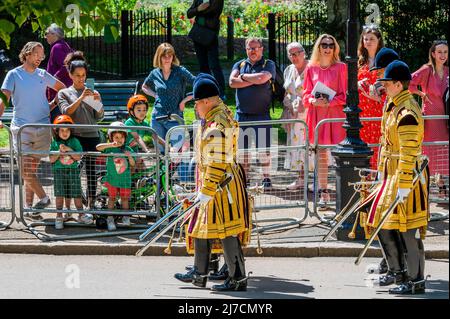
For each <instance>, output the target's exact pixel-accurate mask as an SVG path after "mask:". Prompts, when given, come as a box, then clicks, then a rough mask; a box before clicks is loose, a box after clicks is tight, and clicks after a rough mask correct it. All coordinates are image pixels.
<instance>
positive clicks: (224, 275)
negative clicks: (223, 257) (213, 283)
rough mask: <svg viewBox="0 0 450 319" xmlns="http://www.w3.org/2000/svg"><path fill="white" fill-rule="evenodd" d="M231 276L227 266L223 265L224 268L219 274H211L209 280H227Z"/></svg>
mask: <svg viewBox="0 0 450 319" xmlns="http://www.w3.org/2000/svg"><path fill="white" fill-rule="evenodd" d="M228 276H229V272H228V266H227V264H223V266H222V268H220V270H219V271H218V272H215V273H211V274H210V275H209V276H208V278H209V280H225V279H227V278H228Z"/></svg>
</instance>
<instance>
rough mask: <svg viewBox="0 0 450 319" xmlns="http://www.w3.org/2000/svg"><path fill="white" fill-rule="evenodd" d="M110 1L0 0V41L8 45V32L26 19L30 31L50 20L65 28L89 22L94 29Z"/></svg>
mask: <svg viewBox="0 0 450 319" xmlns="http://www.w3.org/2000/svg"><path fill="white" fill-rule="evenodd" d="M110 2H111V0H108V1H106V0H79V1H75V0H45V1H42V0H27V1H23V0H5V1H2V2H1V4H0V42H4V44H6V47H8V48H9V47H10V44H11V35H12V34H13V32H14V31H16V30H18V29H20V28H21V27H22V26H23V25H24V24H25V23H29V24H30V25H31V27H32V29H33V31H37V30H39V29H40V30H44V29H45V28H46V27H48V26H49V25H50V24H51V23H56V24H58V25H60V26H61V27H62V28H64V29H65V30H67V31H69V30H70V29H72V28H74V27H75V26H74V24H75V25H76V24H79V26H80V27H81V28H82V29H83V28H85V27H86V26H90V27H91V28H93V29H94V30H101V29H102V28H103V27H104V26H105V24H107V23H108V22H109V21H110V19H111V3H110ZM77 12H79V13H80V14H79V15H78V14H77ZM94 13H95V17H94V15H93V14H94ZM78 17H79V18H78Z"/></svg>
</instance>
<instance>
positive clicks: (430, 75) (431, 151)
mask: <svg viewBox="0 0 450 319" xmlns="http://www.w3.org/2000/svg"><path fill="white" fill-rule="evenodd" d="M447 77H448V44H447V41H445V40H437V41H434V42H433V44H432V46H431V48H430V53H429V62H428V63H427V64H425V65H423V66H422V67H421V68H420V69H419V70H417V71H416V72H414V73H413V74H412V80H411V83H410V86H409V90H410V91H411V93H415V94H417V95H419V96H420V97H421V98H422V111H423V114H424V115H445V105H444V101H443V96H444V92H445V90H446V88H447V87H448V83H447ZM419 86H420V89H419ZM448 138H449V132H448V126H447V120H426V121H425V136H424V142H433V141H441V142H442V141H447V142H448ZM423 152H424V153H425V154H426V155H427V156H428V157H429V158H430V163H429V167H430V175H435V174H439V175H441V176H448V173H449V172H448V164H449V163H448V145H445V146H443V145H439V146H424V147H423ZM438 186H439V197H441V198H442V197H445V196H446V194H447V190H446V187H445V185H444V179H443V178H439V179H438Z"/></svg>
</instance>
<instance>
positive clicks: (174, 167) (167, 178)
mask: <svg viewBox="0 0 450 319" xmlns="http://www.w3.org/2000/svg"><path fill="white" fill-rule="evenodd" d="M424 119H425V120H442V119H448V116H425V117H424ZM360 120H361V122H365V121H379V120H380V118H361V119H360ZM344 121H345V119H344V118H337V119H325V120H322V121H320V122H319V123H318V124H317V126H316V127H315V130H314V145H313V146H312V147H311V150H310V145H309V139H308V138H306V139H305V142H304V143H301V144H298V145H285V144H284V143H279V142H280V140H281V141H286V140H288V138H285V134H286V131H285V129H284V127H283V126H284V125H292V126H294V125H297V129H301V130H303V131H304V132H305V136H308V127H307V125H306V123H305V122H304V121H301V120H274V121H256V122H243V123H240V128H241V132H240V133H241V134H240V136H241V138H242V136H244V134H242V129H245V128H247V127H250V126H256V125H257V126H262V125H266V126H269V127H270V128H271V138H272V143H271V145H270V147H259V148H258V147H255V146H253V145H250V146H249V148H248V149H245V150H244V149H239V154H238V156H239V162H240V163H241V164H242V163H243V162H247V164H248V174H247V178H248V181H249V184H248V185H247V188H248V190H249V191H250V192H251V193H252V194H253V195H254V197H255V211H260V210H267V209H283V208H284V209H288V208H293V207H298V208H299V209H300V211H301V209H302V208H303V209H304V215H303V216H299V217H277V218H268V219H258V221H259V223H260V224H262V223H268V224H269V225H267V226H264V227H259V228H258V230H255V229H254V232H255V231H258V232H262V231H265V230H270V229H283V228H287V227H292V226H294V225H299V224H301V223H302V222H303V221H304V220H305V219H306V218H307V217H308V216H311V215H314V216H316V217H318V218H319V219H320V220H321V221H323V222H326V221H327V219H326V218H324V217H322V216H321V215H320V214H319V213H318V211H317V208H318V207H317V202H318V195H319V194H318V163H319V158H318V156H314V160H313V163H314V165H313V173H312V178H311V177H310V174H309V170H310V162H309V161H310V158H309V152H310V151H312V153H313V154H316V155H317V153H318V150H320V149H326V150H331V149H332V148H333V147H335V146H336V145H321V144H319V143H318V133H319V130H320V128H321V127H322V126H323V125H324V124H325V123H332V122H344ZM29 127H32V128H33V127H34V128H38V127H43V128H48V129H49V130H51V129H52V128H54V127H71V128H89V127H91V126H89V125H70V126H69V125H57V126H56V125H50V124H28V125H24V126H23V127H21V128H20V129H19V131H18V137H17V139H18V145H19V146H18V148H19V149H18V154H17V164H18V166H19V170H18V172H19V176H18V177H19V185H18V186H19V187H18V188H19V198H18V201H19V209H18V212H19V216H18V220H20V221H21V222H22V223H23V224H24V225H25V227H27V228H28V229H29V230H30V231H31V232H32V233H33V234H34V235H36V236H37V237H38V238H39V239H41V240H46V241H52V240H66V239H83V238H92V237H106V236H116V235H128V234H141V233H143V232H144V230H145V229H146V228H147V227H148V224H149V221H150V219H152V218H154V219H156V220H158V219H159V218H161V216H162V215H163V214H164V213H165V212H166V211H168V210H169V209H170V208H171V207H172V206H173V205H174V204H175V203H176V202H178V201H179V200H180V199H181V198H182V197H187V196H192V194H193V193H195V184H196V183H195V171H196V169H195V162H194V161H193V158H194V153H193V146H194V142H195V134H196V130H195V128H194V125H180V126H176V127H174V128H172V129H170V130H169V131H168V133H167V135H166V141H168V142H167V143H165V144H164V150H165V153H164V154H160V151H159V147H156V145H158V143H164V141H163V140H161V139H160V138H158V137H157V135H156V132H155V131H154V130H152V129H150V128H145V127H127V130H129V131H135V130H141V131H142V130H145V131H148V133H149V135H150V136H151V141H150V143H151V144H152V150H151V152H149V153H133V155H132V156H133V157H135V158H136V159H141V160H142V163H143V168H145V169H144V170H143V171H142V173H143V174H141V175H139V176H138V177H136V179H135V180H134V184H133V189H132V190H133V191H134V193H133V194H134V195H133V196H134V198H140V199H142V198H143V201H142V202H140V203H141V204H140V205H141V206H134V207H132V208H131V206H130V209H129V210H127V211H122V210H120V211H119V210H115V209H113V210H108V209H107V207H105V205H106V202H107V191H105V188H104V187H103V185H102V182H101V180H100V178H99V179H98V180H97V194H96V195H97V200H96V205H95V207H94V208H93V209H89V208H83V213H92V214H94V215H97V216H102V215H103V216H107V215H112V216H139V217H141V216H144V217H145V222H144V223H141V221H140V219H139V220H138V223H135V224H134V225H131V226H128V227H126V226H123V225H120V224H117V227H118V228H125V227H126V228H127V230H118V231H112V232H106V231H105V232H101V233H88V234H86V233H83V234H79V233H77V234H72V235H60V234H58V231H57V232H56V235H53V236H52V235H50V234H49V233H48V230H49V228H47V229H46V231H42V230H40V229H38V228H39V227H51V226H54V219H48V218H47V219H44V220H43V221H38V222H36V221H33V222H30V223H29V222H27V220H26V218H25V216H24V214H25V213H43V214H51V215H52V214H56V213H58V212H63V213H70V214H78V213H79V212H80V211H78V210H76V209H75V210H73V209H69V210H64V209H62V210H61V209H59V210H58V209H56V206H55V205H54V196H53V182H54V176H53V175H52V171H51V169H50V167H51V165H50V163H49V161H48V156H49V155H50V154H51V153H50V152H49V151H48V152H24V151H23V150H22V145H21V142H20V141H21V138H22V136H21V135H22V132H23V130H24V129H25V128H29ZM109 128H111V126H108V125H98V129H99V131H100V129H109ZM116 128H118V127H116ZM5 129H6V130H7V132H8V137H9V143H10V147H9V150H7V151H6V150H3V151H0V158H1V161H0V165H1V166H0V168H1V170H0V186H1V187H2V188H3V189H4V190H2V191H1V192H0V204H1V206H0V230H2V229H5V228H7V227H8V226H10V225H11V224H12V222H13V221H14V218H15V196H14V167H13V164H14V149H13V144H12V132H11V131H10V130H9V128H8V127H6V126H5ZM245 132H246V133H245V134H249V133H248V131H245ZM254 137H255V136H251V133H250V136H249V138H250V140H253V142H254ZM174 141H175V142H174ZM253 142H251V143H252V144H253ZM368 146H369V147H372V148H377V147H379V145H378V144H369V145H368ZM426 147H428V148H429V149H428V151H429V150H430V148H431V150H432V151H433V152H434V153H436V154H437V160H436V161H435V162H436V164H437V167H438V170H439V172H438V173H436V174H434V173H433V172H431V187H430V201H431V202H434V203H444V202H445V203H447V202H448V189H449V174H448V141H437V142H425V143H424V151H425V152H426V151H427V150H426ZM292 153H297V155H298V157H297V158H298V159H299V160H300V161H301V162H302V165H303V171H304V172H303V182H302V183H303V185H302V186H301V187H299V188H298V189H296V190H289V189H288V188H287V186H288V184H289V183H291V182H293V181H295V180H296V179H297V178H298V176H299V172H298V171H294V170H292V169H291V168H290V167H289V165H285V164H286V161H287V159H288V158H289V156H290V154H292ZM68 154H78V155H83V156H92V157H96V158H97V159H102V158H103V162H102V161H96V169H95V171H96V172H95V174H97V173H99V174H100V173H101V171H104V170H105V161H106V160H105V157H107V156H114V154H110V155H109V154H102V153H99V152H80V153H74V152H73V153H68ZM8 155H9V159H8V158H7V156H8ZM28 155H41V156H43V159H41V162H40V165H39V169H38V171H37V172H38V173H37V174H38V178H39V180H40V182H41V184H42V185H43V187H44V190H45V191H46V194H48V195H50V198H51V200H52V205H51V206H50V207H47V208H44V209H33V208H29V207H25V204H26V201H25V199H24V186H23V185H22V180H23V169H24V168H25V167H24V163H23V162H22V159H23V157H24V156H28ZM268 158H270V160H271V162H270V166H267V165H266V166H263V165H262V163H261V162H264V159H266V160H267V159H268ZM244 159H246V161H244ZM327 161H330V162H329V163H327V164H328V165H327V166H328V168H329V171H328V185H333V184H335V174H334V170H335V165H334V164H333V161H332V158H331V157H330V158H327ZM267 168H268V171H269V173H270V174H269V175H270V178H271V181H272V187H271V188H269V189H266V190H264V191H263V192H262V193H261V192H259V191H258V189H259V188H260V187H255V186H258V185H261V181H262V179H263V177H264V172H265V171H264V170H266V173H267ZM85 170H86V168H85V166H83V167H82V168H81V174H80V176H81V181H82V188H83V189H85V188H86V179H87V176H86V171H85ZM96 176H97V175H96ZM310 179H312V180H313V186H312V191H313V210H312V211H310V210H309V208H308V204H309V200H308V186H309V180H310ZM439 183H440V185H444V186H445V187H446V190H447V193H446V194H444V196H447V197H446V198H440V196H441V195H442V189H443V188H442V187H441V188H439V187H438V184H439ZM331 188H333V187H331ZM143 189H145V190H146V191H145V192H144V191H143ZM5 190H6V191H5ZM440 191H441V192H440ZM105 192H106V193H105ZM331 195H332V200H331V201H330V202H329V203H327V204H328V205H330V209H331V210H332V209H333V207H332V206H333V205H334V204H335V201H334V200H333V199H335V191H334V190H333V189H332V192H331ZM441 197H442V196H441ZM130 205H131V204H130ZM84 206H86V203H84ZM280 214H281V213H280ZM310 214H311V215H310ZM44 217H46V216H44ZM443 218H448V211H447V212H446V213H445V212H444V213H439V214H437V215H435V216H433V215H432V220H438V219H443ZM3 220H5V221H3ZM64 225H65V226H68V227H70V226H74V227H86V225H85V224H81V223H78V222H65V223H64ZM90 227H93V225H92V226H90Z"/></svg>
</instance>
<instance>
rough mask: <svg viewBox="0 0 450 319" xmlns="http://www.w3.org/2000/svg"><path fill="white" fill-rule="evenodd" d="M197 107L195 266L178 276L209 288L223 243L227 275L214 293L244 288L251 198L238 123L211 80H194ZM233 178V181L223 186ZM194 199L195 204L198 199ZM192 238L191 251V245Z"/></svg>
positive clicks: (192, 230) (192, 222)
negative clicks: (214, 256) (214, 255)
mask: <svg viewBox="0 0 450 319" xmlns="http://www.w3.org/2000/svg"><path fill="white" fill-rule="evenodd" d="M194 100H195V109H196V112H197V114H198V117H199V118H200V119H201V125H199V127H198V129H197V132H196V133H197V135H196V139H195V154H196V161H197V169H198V176H199V185H198V190H199V193H198V195H197V197H196V199H195V201H200V203H201V204H200V208H199V209H198V210H195V211H194V212H193V214H192V216H191V218H190V222H189V225H188V229H187V231H186V234H187V237H191V238H192V239H193V241H192V245H193V246H194V247H193V248H194V251H195V261H194V267H193V268H192V270H191V271H190V272H188V273H187V274H180V273H178V274H175V278H177V279H178V280H181V281H183V282H187V281H188V280H191V281H192V283H193V284H194V285H195V286H198V287H205V286H206V281H207V272H208V264H209V259H210V253H211V250H212V249H214V248H215V247H214V245H217V243H219V244H220V245H221V248H222V249H223V254H224V257H225V262H226V263H227V265H228V268H229V277H228V278H227V279H226V280H225V282H224V283H223V284H222V285H214V286H212V288H211V289H212V290H215V291H229V290H239V291H242V290H246V289H247V279H246V277H245V263H244V256H243V253H242V248H241V244H243V243H244V244H245V243H246V242H247V241H248V236H249V231H250V227H251V221H250V219H249V218H250V213H251V211H250V201H249V198H248V195H247V191H246V189H245V174H244V170H243V169H242V167H241V166H240V165H239V164H238V163H237V148H238V147H237V140H238V133H239V126H238V123H237V122H236V121H235V120H234V119H233V115H232V113H231V111H230V110H229V109H228V107H227V106H226V105H225V104H224V103H223V102H222V101H221V100H220V98H219V88H218V86H217V84H216V83H215V82H214V81H213V80H212V79H210V78H208V77H205V76H203V75H199V76H197V78H196V80H195V81H194ZM229 176H231V181H230V182H229V183H228V184H227V185H226V186H224V187H223V188H221V187H220V186H219V185H220V184H222V183H223V182H224V180H225V179H227V178H228V177H229ZM195 201H194V202H195ZM189 246H190V244H189V241H188V250H189V249H190V248H191V247H189Z"/></svg>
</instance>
